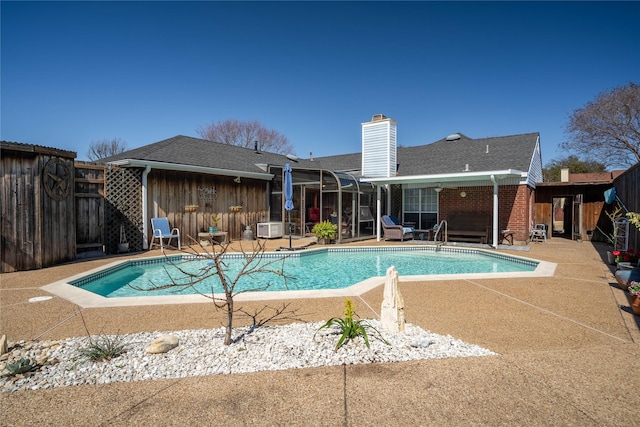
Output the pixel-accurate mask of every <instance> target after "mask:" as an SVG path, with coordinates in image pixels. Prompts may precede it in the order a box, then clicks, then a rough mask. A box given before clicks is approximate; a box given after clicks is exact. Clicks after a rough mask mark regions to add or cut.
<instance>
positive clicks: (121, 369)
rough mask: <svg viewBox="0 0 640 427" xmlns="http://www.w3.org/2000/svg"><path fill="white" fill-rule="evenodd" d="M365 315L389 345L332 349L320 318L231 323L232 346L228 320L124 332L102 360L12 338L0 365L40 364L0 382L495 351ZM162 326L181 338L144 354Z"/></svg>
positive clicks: (69, 345) (20, 385)
mask: <svg viewBox="0 0 640 427" xmlns="http://www.w3.org/2000/svg"><path fill="white" fill-rule="evenodd" d="M368 322H369V324H371V325H372V326H374V327H375V328H377V329H378V330H380V331H382V334H383V336H384V338H385V339H386V340H387V341H388V342H389V343H390V344H391V345H386V344H384V343H383V342H382V341H380V340H378V339H376V338H374V337H373V336H372V335H373V334H369V341H370V345H371V348H367V347H366V346H365V344H364V341H363V340H362V339H357V340H354V341H351V342H348V343H347V344H345V345H343V346H342V347H341V348H340V349H339V350H338V351H334V348H335V345H336V343H337V342H338V339H339V337H340V335H341V332H340V330H338V329H335V328H334V329H326V328H325V329H322V330H320V331H319V332H317V331H318V328H319V327H320V326H321V325H322V323H294V324H290V325H286V326H262V327H259V328H256V329H254V330H250V329H249V328H238V329H235V330H234V337H239V339H238V340H237V342H235V343H234V344H232V345H230V346H225V345H223V340H224V328H218V329H200V330H186V331H177V332H175V331H174V332H146V333H138V334H128V335H121V336H120V338H122V339H123V340H124V342H126V343H127V345H126V349H127V350H126V353H124V354H122V355H121V356H119V357H116V358H114V359H112V360H109V361H101V362H91V361H89V360H87V359H85V358H83V357H80V356H79V355H78V350H79V349H80V348H83V347H86V346H87V345H88V343H89V340H88V337H81V338H70V339H65V340H58V341H30V342H24V341H23V342H19V343H9V344H10V349H9V353H7V355H4V356H3V357H2V359H0V372H4V373H6V372H7V371H6V369H5V368H6V364H8V363H11V362H14V361H16V360H18V359H20V358H23V357H24V358H30V359H32V360H35V361H37V362H38V364H39V365H42V366H41V367H40V368H39V369H38V370H37V371H34V372H31V373H27V374H19V375H14V376H4V377H2V378H0V390H1V391H3V392H12V391H17V390H38V389H47V388H53V387H65V386H74V385H82V384H106V383H113V382H126V381H144V380H152V379H164V378H184V377H191V376H199V375H217V374H234V373H241V372H258V371H267V370H284V369H294V368H310V367H317V366H335V365H342V364H361V363H385V362H401V361H408V360H425V359H443V358H450V357H471V356H489V355H495V354H496V353H493V352H491V351H489V350H486V349H484V348H481V347H478V346H476V345H473V344H467V343H465V342H462V341H460V340H458V339H455V338H453V337H451V336H449V335H446V336H443V335H438V334H434V333H431V332H429V331H425V330H423V329H421V328H420V327H417V326H413V325H411V324H407V325H406V330H405V332H404V333H397V334H391V333H388V332H384V331H383V330H382V329H381V328H380V323H379V322H378V321H376V320H370V321H368ZM163 334H172V335H175V336H177V337H178V338H179V340H180V344H179V346H178V347H176V348H174V349H173V350H170V351H169V352H168V353H163V354H147V353H146V352H145V350H144V348H145V346H146V345H147V344H149V343H150V342H151V341H153V340H154V339H156V338H158V337H159V336H161V335H163ZM314 335H315V336H314ZM94 338H95V337H94Z"/></svg>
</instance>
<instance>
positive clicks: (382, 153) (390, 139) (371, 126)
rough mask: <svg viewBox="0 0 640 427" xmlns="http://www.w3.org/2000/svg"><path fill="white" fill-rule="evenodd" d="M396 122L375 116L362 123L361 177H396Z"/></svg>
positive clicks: (383, 116) (378, 115)
mask: <svg viewBox="0 0 640 427" xmlns="http://www.w3.org/2000/svg"><path fill="white" fill-rule="evenodd" d="M396 135H397V122H396V121H395V120H393V119H390V118H388V117H386V116H385V115H384V114H376V115H374V116H373V117H372V120H371V121H370V122H365V123H362V175H363V176H367V177H370V178H389V177H392V176H396V169H397V162H396V159H397V157H396V150H397V145H396Z"/></svg>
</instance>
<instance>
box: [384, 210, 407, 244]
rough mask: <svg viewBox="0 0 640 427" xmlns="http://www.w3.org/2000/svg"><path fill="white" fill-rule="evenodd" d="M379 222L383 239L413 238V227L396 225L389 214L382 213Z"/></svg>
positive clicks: (402, 239) (401, 239)
mask: <svg viewBox="0 0 640 427" xmlns="http://www.w3.org/2000/svg"><path fill="white" fill-rule="evenodd" d="M380 223H381V225H382V231H383V232H384V239H385V240H400V241H404V239H411V240H413V228H412V227H404V226H402V225H396V224H395V223H394V222H393V220H392V219H391V218H390V217H389V215H382V218H380Z"/></svg>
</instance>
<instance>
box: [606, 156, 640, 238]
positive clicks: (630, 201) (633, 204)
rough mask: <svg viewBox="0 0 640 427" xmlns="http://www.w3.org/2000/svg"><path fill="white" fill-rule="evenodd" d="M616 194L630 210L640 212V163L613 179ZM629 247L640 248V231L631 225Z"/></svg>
mask: <svg viewBox="0 0 640 427" xmlns="http://www.w3.org/2000/svg"><path fill="white" fill-rule="evenodd" d="M613 185H614V186H615V187H616V194H618V197H619V198H620V200H622V202H623V203H624V205H625V206H626V207H627V210H628V211H629V212H640V163H636V164H635V165H634V166H632V167H630V168H629V169H627V170H626V171H625V172H624V173H623V174H621V175H620V176H618V177H617V178H616V179H614V181H613ZM629 247H631V248H633V249H635V250H640V231H639V230H638V229H637V228H636V227H634V226H633V225H631V226H629Z"/></svg>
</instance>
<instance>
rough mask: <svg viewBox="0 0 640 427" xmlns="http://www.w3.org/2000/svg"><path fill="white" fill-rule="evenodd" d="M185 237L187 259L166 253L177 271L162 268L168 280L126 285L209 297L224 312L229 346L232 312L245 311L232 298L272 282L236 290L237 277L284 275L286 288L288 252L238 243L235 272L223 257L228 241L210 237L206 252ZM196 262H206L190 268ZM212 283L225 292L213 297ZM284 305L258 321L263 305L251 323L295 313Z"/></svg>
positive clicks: (200, 245) (262, 323)
mask: <svg viewBox="0 0 640 427" xmlns="http://www.w3.org/2000/svg"><path fill="white" fill-rule="evenodd" d="M188 237H189V239H190V240H191V242H192V245H189V246H186V249H184V250H183V251H182V252H184V253H187V254H189V255H190V258H189V259H188V260H186V261H185V260H184V259H180V260H174V259H172V258H170V257H168V256H166V255H165V257H166V259H167V263H168V264H169V265H171V266H172V267H173V268H175V270H176V271H177V273H174V274H171V273H170V272H169V271H168V269H167V268H166V267H165V272H166V273H167V276H168V282H167V283H161V284H156V283H151V284H150V286H149V287H146V288H142V287H139V286H135V285H131V284H130V285H129V286H131V287H132V288H134V289H137V290H143V291H150V292H152V291H158V290H166V289H174V290H175V291H176V293H180V292H183V291H184V290H186V289H191V290H193V291H195V292H196V293H198V294H200V295H203V296H205V297H207V298H209V299H211V301H212V302H213V303H214V304H215V307H216V308H218V309H222V310H225V311H226V314H227V316H226V323H225V328H226V333H225V340H224V344H225V345H229V344H231V343H232V342H233V340H232V332H233V315H234V313H235V311H241V312H242V313H245V314H247V313H248V312H246V311H244V310H242V309H241V308H238V309H236V308H235V307H234V298H235V297H236V296H237V295H239V294H241V293H244V292H259V291H264V290H266V289H268V288H269V287H270V285H271V283H267V284H265V285H256V286H253V287H250V288H245V289H239V290H236V286H237V285H238V284H239V282H240V280H241V279H243V278H245V277H248V278H252V279H254V278H256V277H257V276H259V275H274V276H276V277H281V278H283V279H284V284H285V287H286V283H287V280H288V279H291V278H292V276H289V275H287V274H285V273H284V265H285V260H286V258H288V256H289V255H284V254H283V255H282V256H278V257H266V256H265V248H266V244H265V242H264V241H260V240H258V241H257V242H251V251H248V250H246V249H245V247H244V246H242V245H241V246H240V247H241V252H242V265H241V267H240V269H239V271H238V272H237V273H235V274H234V273H230V272H229V267H228V265H227V262H226V258H225V255H226V253H227V251H228V250H229V246H230V242H225V243H222V244H218V243H217V242H215V241H214V240H213V238H210V243H211V251H208V250H207V249H206V248H204V247H203V246H202V244H201V243H200V241H196V240H195V239H194V238H193V237H191V236H188ZM218 248H219V249H218ZM196 261H197V262H202V261H207V264H206V265H205V266H203V267H200V268H199V269H196V270H195V271H194V269H193V268H189V267H193V263H194V262H196ZM216 279H217V280H216ZM209 281H211V282H212V283H211V285H210V286H209V288H208V291H204V290H202V289H200V287H198V285H200V284H202V283H207V282H209ZM213 283H219V284H220V285H221V286H222V288H223V293H224V295H223V296H216V295H217V294H216V292H215V290H214V284H213ZM287 308H288V304H287V305H285V306H283V307H281V308H280V309H275V313H274V315H272V316H271V317H268V318H266V319H262V320H260V321H257V320H256V319H257V317H258V316H259V314H260V313H262V311H264V308H263V310H260V311H258V312H257V313H256V314H255V316H253V321H254V326H262V325H264V324H265V323H266V322H268V321H270V320H274V319H288V318H289V317H288V316H289V315H295V314H296V313H295V311H294V310H287ZM256 322H257V323H256Z"/></svg>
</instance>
